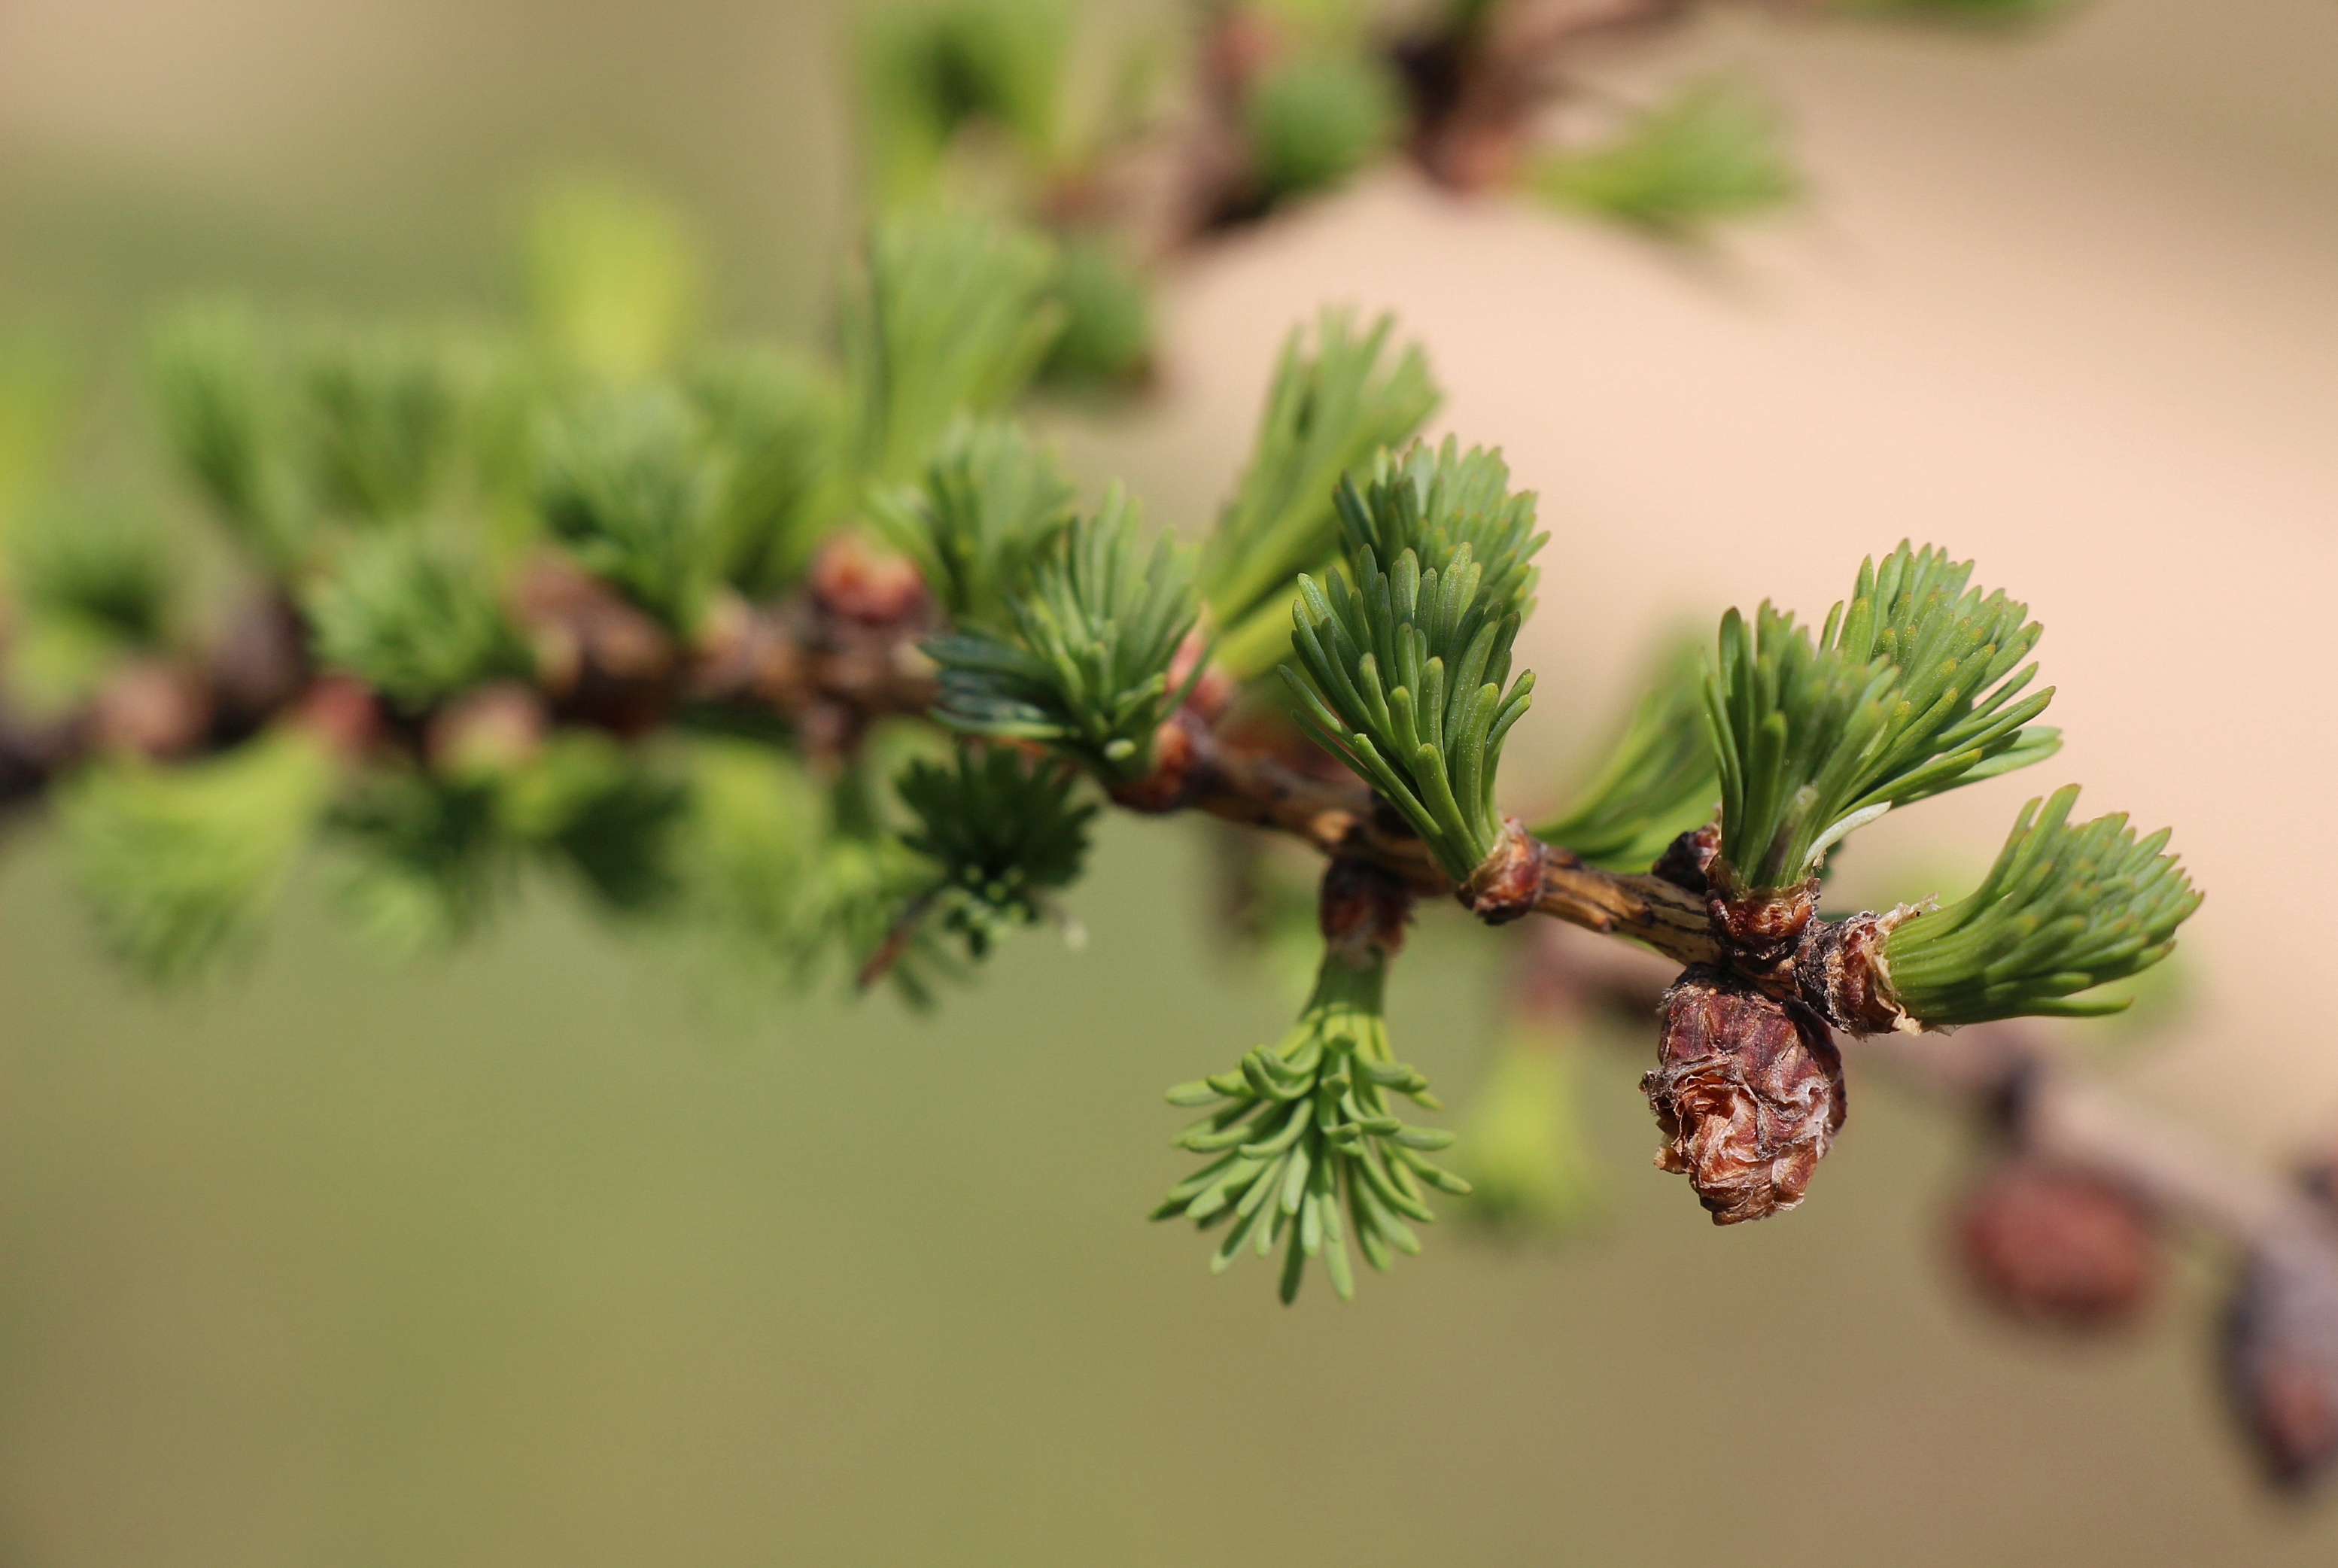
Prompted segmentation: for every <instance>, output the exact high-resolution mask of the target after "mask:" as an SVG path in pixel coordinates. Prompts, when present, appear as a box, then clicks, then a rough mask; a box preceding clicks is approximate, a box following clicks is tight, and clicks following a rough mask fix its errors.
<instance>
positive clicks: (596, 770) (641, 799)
mask: <svg viewBox="0 0 2338 1568" xmlns="http://www.w3.org/2000/svg"><path fill="white" fill-rule="evenodd" d="M494 782H495V785H496V820H497V823H498V825H499V826H500V827H501V828H503V829H504V830H505V831H506V832H507V833H509V834H510V835H511V837H512V838H514V839H515V840H516V842H518V843H519V844H522V845H525V846H528V847H530V848H536V849H539V850H541V851H542V852H543V853H544V854H545V857H546V858H548V859H549V860H550V861H551V862H552V863H553V864H554V865H555V866H557V867H561V868H562V869H564V870H565V871H567V872H569V873H571V874H573V875H574V876H575V877H576V878H577V880H578V882H579V883H580V885H581V886H582V887H584V889H585V891H586V892H587V893H589V894H590V895H591V896H592V897H594V899H595V900H596V901H597V902H598V903H599V904H600V905H601V906H602V907H604V909H607V910H609V911H611V912H613V913H615V914H620V915H627V916H641V915H647V914H654V913H658V912H660V911H663V910H664V909H666V908H668V907H671V906H672V905H673V903H674V901H675V900H676V898H677V897H679V895H680V892H681V887H682V874H681V871H680V869H679V868H678V867H677V865H676V859H677V850H678V838H677V836H678V833H679V830H680V828H681V825H682V821H683V816H684V813H685V812H686V810H687V808H688V793H689V786H688V783H687V782H686V780H685V779H682V778H678V777H676V776H674V774H673V772H672V771H671V770H669V769H665V768H663V767H661V766H659V765H658V764H657V761H656V760H655V759H654V758H653V757H652V756H650V755H648V754H645V753H644V752H643V750H642V749H640V748H637V747H626V746H622V745H620V744H619V743H618V742H617V741H615V740H612V739H611V738H610V737H608V736H606V735H603V734H599V733H596V732H594V731H592V730H577V729H568V730H560V731H558V732H556V733H555V734H554V735H552V736H551V737H549V738H548V739H547V740H546V741H545V744H544V746H543V747H542V748H541V750H538V751H537V753H536V754H535V756H534V757H532V758H530V759H528V760H526V763H525V764H524V765H523V766H521V767H519V768H517V769H513V770H512V771H511V772H510V773H509V774H508V775H507V776H506V777H504V778H501V779H496V780H495V781H494Z"/></svg>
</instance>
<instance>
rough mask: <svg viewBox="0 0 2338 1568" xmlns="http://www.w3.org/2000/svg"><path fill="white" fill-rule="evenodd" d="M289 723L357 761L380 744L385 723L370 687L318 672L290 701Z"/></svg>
mask: <svg viewBox="0 0 2338 1568" xmlns="http://www.w3.org/2000/svg"><path fill="white" fill-rule="evenodd" d="M289 720H290V722H291V723H294V724H297V725H299V726H300V727H301V728H302V729H304V730H309V731H310V732H311V733H313V734H316V735H319V736H321V737H323V739H324V741H325V743H326V745H328V746H329V747H330V748H331V749H332V751H333V754H334V755H335V756H336V757H339V758H340V759H341V760H343V761H345V762H356V761H359V760H362V759H363V758H364V757H365V755H366V754H367V753H368V752H369V751H371V750H373V749H374V748H375V747H376V746H378V745H379V744H380V743H381V740H382V736H383V734H384V733H385V732H386V731H387V730H388V723H387V722H386V721H385V720H384V719H383V716H382V711H381V700H380V699H379V698H378V697H376V696H375V695H374V693H373V690H372V688H370V687H368V686H367V685H366V684H365V682H363V681H352V680H350V679H349V677H348V676H346V675H320V676H319V677H318V678H317V679H316V680H314V681H309V684H308V686H307V688H306V689H305V690H303V691H301V693H300V697H299V699H298V700H296V701H294V702H293V704H292V710H291V712H290V715H289Z"/></svg>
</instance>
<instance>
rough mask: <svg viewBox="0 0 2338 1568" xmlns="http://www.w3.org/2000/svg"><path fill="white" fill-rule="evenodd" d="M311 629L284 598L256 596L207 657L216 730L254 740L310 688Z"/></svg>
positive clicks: (280, 595)
mask: <svg viewBox="0 0 2338 1568" xmlns="http://www.w3.org/2000/svg"><path fill="white" fill-rule="evenodd" d="M308 635H309V634H308V629H307V627H306V626H305V625H304V624H303V623H302V622H301V620H300V612H298V611H297V610H295V609H293V607H292V605H291V603H290V601H288V600H287V599H286V598H285V597H284V595H283V594H281V593H264V594H253V595H252V596H251V598H250V599H248V600H247V601H246V602H245V603H243V604H242V605H241V606H240V607H239V609H238V611H237V613H235V614H234V615H232V616H231V617H230V618H229V620H228V621H227V622H226V624H225V626H224V628H223V629H222V630H221V634H220V636H219V638H218V640H217V641H216V642H213V643H212V644H211V647H210V649H209V650H208V651H207V652H206V654H205V657H204V662H205V664H206V666H207V667H208V669H209V672H210V677H211V693H212V696H213V697H214V699H215V700H216V702H215V706H216V711H215V712H214V714H213V716H212V722H213V724H214V726H216V727H221V728H223V729H224V730H226V731H227V732H228V733H230V734H231V735H243V734H249V733H250V732H251V731H252V730H256V729H258V728H260V725H262V724H264V723H265V722H267V720H268V719H269V718H270V715H272V714H274V713H276V712H277V711H279V710H280V709H281V708H282V707H283V706H284V705H285V704H286V703H287V702H289V701H291V700H292V699H293V698H294V697H295V696H296V695H298V694H299V692H300V690H301V689H302V688H303V687H304V686H306V685H307V684H308V682H309V648H308Z"/></svg>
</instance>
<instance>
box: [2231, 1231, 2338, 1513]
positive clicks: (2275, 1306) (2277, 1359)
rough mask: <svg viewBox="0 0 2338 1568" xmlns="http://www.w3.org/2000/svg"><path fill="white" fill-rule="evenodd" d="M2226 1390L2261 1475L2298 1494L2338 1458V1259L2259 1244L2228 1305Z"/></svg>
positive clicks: (2296, 1246) (2308, 1248)
mask: <svg viewBox="0 0 2338 1568" xmlns="http://www.w3.org/2000/svg"><path fill="white" fill-rule="evenodd" d="M2224 1374H2225V1398H2226V1400H2227V1402H2228V1403H2229V1405H2230V1406H2231V1407H2232V1411H2233V1415H2234V1416H2235V1419H2236V1420H2238V1421H2239V1423H2240V1425H2241V1429H2242V1430H2243V1432H2245V1434H2246V1435H2247V1436H2248V1438H2249V1441H2250V1445H2251V1446H2252V1447H2253V1448H2254V1450H2255V1453H2256V1456H2257V1460H2258V1463H2259V1464H2260V1465H2262V1466H2263V1468H2264V1475H2265V1477H2266V1479H2268V1480H2270V1481H2271V1482H2273V1483H2274V1485H2276V1486H2280V1487H2282V1488H2284V1489H2285V1490H2290V1491H2296V1492H2303V1491H2304V1490H2306V1489H2307V1488H2308V1487H2311V1486H2313V1485H2315V1484H2316V1483H2318V1482H2320V1481H2322V1480H2323V1478H2325V1477H2326V1476H2327V1475H2329V1473H2330V1471H2331V1470H2332V1468H2333V1465H2338V1265H2333V1262H2332V1259H2331V1251H2330V1249H2329V1248H2328V1247H2327V1246H2326V1245H2324V1246H2312V1245H2308V1244H2304V1243H2302V1242H2298V1241H2290V1242H2287V1243H2284V1244H2268V1245H2265V1246H2263V1247H2260V1248H2259V1249H2258V1250H2257V1252H2256V1254H2255V1256H2254V1257H2253V1258H2251V1259H2249V1262H2248V1266H2247V1268H2246V1269H2245V1270H2244V1271H2243V1273H2242V1276H2241V1279H2240V1281H2239V1283H2238V1285H2237V1286H2236V1287H2235V1290H2234V1294H2233V1298H2232V1300H2231V1302H2230V1304H2229V1305H2228V1306H2227V1307H2226V1308H2225V1332H2224Z"/></svg>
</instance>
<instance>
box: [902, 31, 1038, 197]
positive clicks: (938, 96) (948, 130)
mask: <svg viewBox="0 0 2338 1568" xmlns="http://www.w3.org/2000/svg"><path fill="white" fill-rule="evenodd" d="M1072 35H1073V26H1072V15H1071V10H1070V7H1069V6H1067V5H1064V4H1062V3H1061V0H926V3H925V4H922V5H909V6H894V7H888V8H884V9H879V10H874V11H872V12H870V13H869V14H868V15H867V17H866V19H865V20H864V21H863V23H862V25H861V29H860V48H859V52H858V53H859V56H860V59H859V64H860V119H861V130H862V133H863V137H864V142H865V145H866V147H867V150H868V154H869V171H868V172H869V180H870V183H871V184H872V185H873V186H874V187H875V189H876V191H877V194H878V196H879V199H880V200H882V201H887V202H889V203H899V202H902V201H911V200H920V199H924V198H926V197H928V196H930V195H931V194H932V193H933V191H934V188H935V184H936V180H937V175H938V171H939V168H940V165H941V163H942V160H943V156H944V154H945V153H946V152H947V151H948V147H949V144H950V142H951V139H952V138H953V137H954V136H955V135H956V134H957V133H958V132H959V131H960V130H961V129H963V128H965V127H967V126H968V125H970V124H976V123H981V124H987V125H991V126H995V127H997V128H998V129H999V130H1001V131H1004V132H1007V134H1008V135H1009V136H1010V137H1012V138H1013V140H1014V142H1016V144H1017V147H1018V149H1019V150H1020V151H1021V152H1023V153H1024V155H1025V157H1026V158H1027V160H1029V161H1030V162H1033V163H1035V164H1036V165H1039V166H1042V167H1044V166H1045V165H1046V162H1048V161H1049V160H1050V159H1051V157H1052V155H1053V154H1054V152H1055V151H1056V147H1057V145H1058V143H1059V141H1060V139H1061V134H1062V124H1063V113H1064V107H1065V105H1064V96H1065V89H1066V74H1067V73H1066V65H1067V64H1068V62H1069V57H1070V44H1071V41H1072Z"/></svg>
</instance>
